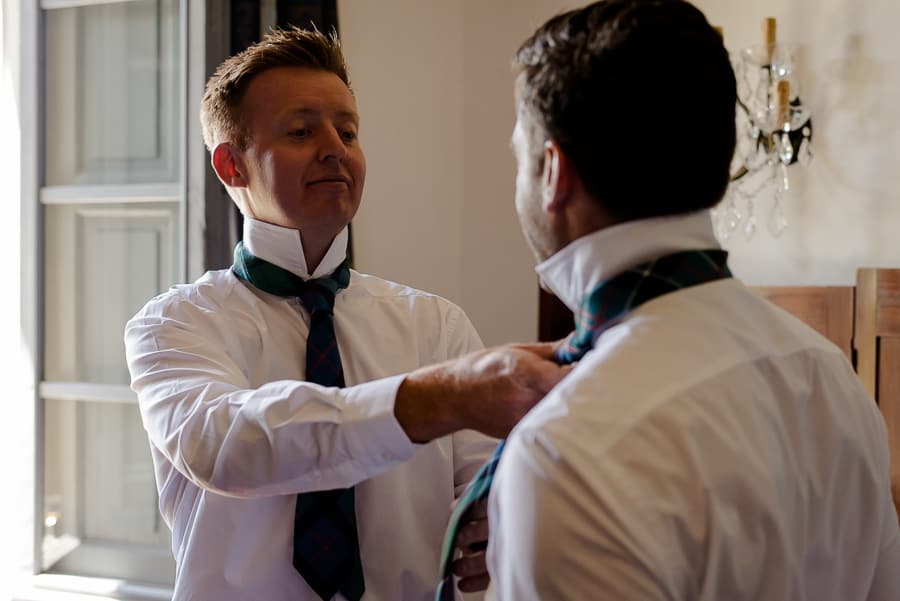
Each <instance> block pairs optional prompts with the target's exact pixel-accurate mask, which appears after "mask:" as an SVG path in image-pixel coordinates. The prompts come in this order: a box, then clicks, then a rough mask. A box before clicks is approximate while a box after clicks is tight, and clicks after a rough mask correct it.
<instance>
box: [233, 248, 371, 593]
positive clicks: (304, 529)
mask: <svg viewBox="0 0 900 601" xmlns="http://www.w3.org/2000/svg"><path fill="white" fill-rule="evenodd" d="M232 270H233V271H234V273H235V275H236V276H237V277H238V278H240V279H241V280H244V281H246V282H248V283H250V284H252V285H254V286H256V287H257V288H259V289H260V290H263V291H265V292H269V293H271V294H276V295H278V296H291V297H297V298H298V299H299V300H300V302H301V303H302V304H303V306H304V307H305V308H306V310H307V311H309V315H310V317H309V335H308V337H307V340H306V379H307V381H309V382H315V383H316V384H321V385H323V386H339V387H343V386H344V371H343V368H342V366H341V355H340V351H339V349H338V346H337V339H336V338H335V335H334V299H335V297H336V296H337V293H338V292H339V291H340V290H342V289H344V288H346V287H347V285H348V284H349V283H350V268H349V266H348V261H346V260H345V261H344V262H343V263H341V264H340V265H339V266H338V268H337V269H336V270H335V271H334V273H333V274H331V276H330V277H327V278H317V279H311V280H303V278H301V277H299V276H297V275H295V274H293V273H291V272H289V271H287V270H285V269H282V268H281V267H278V266H277V265H273V264H271V263H269V262H267V261H264V260H262V259H260V258H258V257H255V256H253V255H252V254H251V253H250V252H249V251H248V250H247V249H246V248H244V245H243V244H242V243H240V242H239V243H238V245H237V247H236V248H235V249H234V265H233V267H232ZM293 563H294V567H295V568H297V571H298V572H300V575H301V576H303V578H304V580H306V583H307V584H309V586H310V587H311V588H312V589H313V590H314V591H315V592H316V594H317V595H319V597H321V598H322V599H323V601H329V600H330V599H332V598H333V597H334V595H335V594H336V593H337V592H338V591H340V592H341V593H343V595H344V596H345V597H347V599H349V601H359V599H360V598H361V597H362V595H363V592H365V588H366V587H365V581H364V580H363V572H362V561H361V559H360V556H359V540H358V535H357V530H356V507H355V495H354V491H353V488H344V489H338V490H323V491H315V492H309V493H303V494H299V495H297V502H296V513H295V515H294V556H293Z"/></svg>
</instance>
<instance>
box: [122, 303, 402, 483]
mask: <svg viewBox="0 0 900 601" xmlns="http://www.w3.org/2000/svg"><path fill="white" fill-rule="evenodd" d="M203 312H204V310H203V309H201V308H198V307H195V306H192V305H190V304H189V303H179V301H178V299H172V298H168V299H166V298H162V299H160V298H158V299H156V300H155V301H153V302H151V304H150V305H148V307H146V308H145V309H144V310H143V311H142V312H141V313H139V314H138V315H137V316H135V317H134V318H133V319H132V320H131V321H129V323H128V324H127V326H126V329H125V347H126V356H127V360H128V368H129V370H130V372H131V376H132V388H133V389H134V390H135V392H136V393H137V395H138V400H139V404H140V410H141V416H142V419H143V422H144V427H145V429H146V430H147V432H148V435H149V438H150V442H151V444H152V445H153V446H154V447H155V448H157V449H158V450H159V451H160V452H161V453H162V454H163V455H164V456H165V457H166V459H168V461H170V462H171V463H172V464H173V465H174V466H175V468H176V469H177V470H178V471H179V472H181V473H182V474H184V475H185V476H186V477H187V478H189V479H190V480H191V481H192V482H194V483H195V484H197V485H198V486H201V487H203V488H205V489H208V490H211V491H213V492H216V493H218V494H222V495H228V496H234V497H243V498H253V497H262V496H271V495H282V494H294V493H298V492H308V491H314V490H328V489H333V488H343V487H348V486H353V485H355V484H357V483H358V482H360V481H362V480H364V479H367V478H371V477H373V476H375V475H377V474H379V473H381V472H383V471H385V470H386V469H388V468H390V467H392V466H394V465H397V464H398V463H401V462H403V461H405V460H407V459H409V458H410V457H412V455H413V452H414V450H415V446H414V445H413V444H412V443H411V442H410V440H409V437H408V436H407V435H406V433H405V432H404V431H403V429H402V428H401V427H400V425H399V423H398V422H397V420H396V418H395V417H394V399H395V396H396V392H397V389H398V387H399V386H400V383H401V381H402V380H403V377H404V376H402V375H400V376H394V377H390V378H384V379H380V380H375V381H372V382H368V383H365V384H360V385H357V386H350V387H347V388H328V387H323V386H319V385H316V384H312V383H310V382H304V381H296V380H283V381H276V382H271V383H267V384H265V385H263V386H260V387H259V388H250V383H249V381H248V379H247V376H246V375H245V373H244V372H243V371H242V370H241V368H240V366H239V365H237V364H236V362H235V361H234V360H233V359H232V358H231V357H230V356H229V355H228V353H227V352H226V351H225V345H224V344H223V343H222V341H221V340H217V339H216V337H215V336H213V335H210V333H209V332H208V331H204V330H203V328H202V325H197V324H198V323H199V324H202V323H204V316H203Z"/></svg>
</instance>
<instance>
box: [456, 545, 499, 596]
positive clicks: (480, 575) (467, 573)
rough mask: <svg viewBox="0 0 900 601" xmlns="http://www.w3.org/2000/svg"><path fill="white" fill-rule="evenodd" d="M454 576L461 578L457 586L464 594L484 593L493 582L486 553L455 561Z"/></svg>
mask: <svg viewBox="0 0 900 601" xmlns="http://www.w3.org/2000/svg"><path fill="white" fill-rule="evenodd" d="M453 574H454V575H455V576H457V577H458V578H459V582H458V583H457V586H459V590H461V591H462V592H464V593H473V592H476V591H483V590H484V589H486V588H487V586H488V583H490V581H491V579H490V576H489V575H488V571H487V562H486V560H485V554H484V552H481V553H476V554H474V555H467V556H465V557H461V558H459V559H457V560H456V561H454V562H453Z"/></svg>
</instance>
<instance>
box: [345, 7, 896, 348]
mask: <svg viewBox="0 0 900 601" xmlns="http://www.w3.org/2000/svg"><path fill="white" fill-rule="evenodd" d="M579 4H581V3H580V2H565V1H562V0H518V1H515V2H513V1H512V0H463V1H454V2H446V1H439V0H430V1H424V0H379V2H369V1H365V0H344V1H342V2H340V3H339V5H340V10H341V14H340V19H341V27H342V37H343V38H344V42H345V45H346V49H347V55H348V58H349V61H350V66H351V69H352V74H353V78H354V81H355V85H356V89H357V94H358V98H359V102H360V107H361V110H362V114H363V120H364V124H363V136H364V137H363V142H364V144H365V148H366V151H367V153H368V157H369V178H368V184H367V188H366V196H365V202H364V207H363V209H362V210H361V212H360V215H359V217H358V218H357V220H356V222H355V227H356V245H357V247H356V248H357V253H358V264H359V266H360V267H361V268H362V269H364V270H367V271H370V272H372V273H376V274H379V275H383V276H386V277H389V278H393V279H396V280H399V281H401V282H404V283H408V284H411V285H414V286H418V287H421V288H425V289H427V290H432V291H434V292H437V293H439V294H442V295H444V296H447V297H449V298H450V299H452V300H454V301H455V302H457V303H459V304H460V305H461V306H462V307H463V308H464V309H465V310H466V311H467V313H468V314H469V316H470V317H471V318H472V320H473V322H474V323H475V325H476V327H477V328H478V329H479V331H480V332H481V334H482V337H483V338H484V339H485V342H487V343H489V344H492V343H499V342H503V341H507V340H526V339H533V338H534V335H535V329H536V314H537V313H536V310H537V306H536V305H537V303H536V282H535V277H534V274H533V271H532V266H533V260H532V258H531V255H530V253H529V251H528V250H527V247H526V246H525V243H524V240H523V239H522V236H521V234H520V232H519V230H518V225H517V222H516V218H515V214H514V211H513V205H512V198H513V185H514V182H513V178H514V163H513V160H512V156H511V154H510V152H509V148H508V140H509V133H510V131H511V128H512V124H513V120H514V115H513V107H512V101H511V86H512V75H511V72H510V68H509V64H510V63H509V61H510V57H511V55H512V53H513V51H514V50H515V48H516V47H517V45H518V44H519V43H520V42H521V41H522V40H523V39H524V38H525V36H527V35H528V34H529V33H530V32H531V31H533V29H534V28H535V27H536V26H537V25H539V24H540V23H541V22H542V21H543V20H545V19H546V18H548V17H549V16H551V15H552V14H554V13H556V12H558V11H560V10H563V9H565V8H569V7H572V6H577V5H579ZM697 4H698V6H700V8H701V9H702V10H704V12H706V14H707V16H708V18H709V19H710V21H711V22H713V23H715V24H719V25H722V26H723V28H724V30H725V40H726V44H727V45H728V46H729V48H730V49H731V50H736V49H739V48H741V47H744V46H747V45H750V44H754V43H758V41H759V39H758V38H759V36H758V32H759V31H760V22H761V20H762V18H763V17H765V16H775V17H778V18H779V21H780V31H781V38H782V39H784V40H785V41H794V42H796V43H798V44H800V46H801V50H802V51H803V57H804V63H803V65H804V74H805V75H804V82H803V83H804V90H803V91H802V97H803V98H804V100H805V101H807V102H809V103H810V105H811V107H812V110H813V122H814V126H815V133H814V136H815V138H814V150H815V153H816V154H815V160H814V162H813V164H812V166H811V167H810V169H809V170H808V171H806V172H803V171H802V170H801V169H792V171H793V176H792V177H793V184H794V189H793V190H792V192H791V195H790V196H789V197H788V199H787V217H788V219H789V220H790V223H791V226H790V228H789V229H788V230H787V232H785V234H784V235H783V236H782V237H781V238H780V239H774V238H772V236H771V234H769V232H768V231H766V230H765V229H764V228H761V229H760V231H759V232H757V234H756V237H755V238H754V239H753V240H752V241H750V242H747V241H746V240H744V239H742V238H740V237H736V238H732V239H730V240H729V241H728V242H727V244H726V246H727V247H728V248H729V249H730V250H731V251H732V263H733V266H734V268H735V271H736V272H737V274H738V275H739V276H741V277H743V278H744V279H745V280H747V281H748V282H750V283H753V284H786V283H795V284H811V283H840V284H845V283H850V282H851V281H852V280H853V274H854V270H855V268H856V267H857V266H859V265H876V266H888V265H891V266H897V265H900V235H896V234H895V233H894V231H895V229H897V227H898V225H900V42H898V41H897V39H896V33H895V31H894V30H895V29H896V26H897V24H898V23H900V3H897V2H895V1H894V0H759V1H758V2H752V3H750V2H744V1H742V0H699V1H698V2H697ZM673 93H674V91H673ZM664 100H665V99H660V101H661V102H664ZM770 202H771V201H770V200H768V201H767V200H766V199H763V200H762V201H761V206H760V209H761V210H762V211H763V212H765V210H766V209H767V208H768V206H769V203H770Z"/></svg>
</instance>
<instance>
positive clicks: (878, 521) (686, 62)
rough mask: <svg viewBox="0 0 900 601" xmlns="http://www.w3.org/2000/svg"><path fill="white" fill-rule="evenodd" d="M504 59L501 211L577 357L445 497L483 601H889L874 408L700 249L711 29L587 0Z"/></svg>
mask: <svg viewBox="0 0 900 601" xmlns="http://www.w3.org/2000/svg"><path fill="white" fill-rule="evenodd" d="M516 63H517V66H518V71H519V73H518V78H517V83H516V105H517V124H516V127H515V131H514V133H513V147H514V151H515V155H516V158H517V163H518V175H517V179H516V208H517V210H518V213H519V215H520V219H521V222H522V228H523V230H524V232H525V235H526V238H527V239H528V241H529V242H530V244H531V247H532V249H533V250H534V253H535V255H536V256H537V258H538V260H539V261H540V264H539V265H538V267H537V271H538V273H539V275H540V276H541V278H542V281H543V283H544V284H545V285H546V286H547V287H548V288H550V289H551V290H552V291H554V292H555V293H556V294H557V295H558V296H559V297H560V298H561V299H562V300H563V301H564V302H565V303H566V304H567V305H568V306H569V307H570V308H571V309H572V310H573V311H575V313H576V321H577V329H576V332H575V334H574V335H573V336H572V337H571V338H570V339H569V340H568V341H567V342H566V344H564V345H563V346H561V347H560V349H559V352H558V357H559V359H560V360H563V361H568V360H578V364H577V366H576V367H575V368H574V369H573V371H572V372H571V374H570V375H569V376H567V377H566V379H565V380H563V382H561V383H560V385H559V386H557V387H556V388H554V389H553V390H552V391H551V392H550V393H549V394H548V395H547V397H546V398H544V399H543V400H542V401H541V402H540V403H539V404H538V405H537V406H536V407H535V408H534V409H533V410H532V411H531V412H530V413H528V415H526V416H525V417H524V418H523V419H522V421H521V422H520V423H519V424H518V425H517V426H516V428H515V429H514V430H513V432H512V434H511V435H510V436H509V438H508V439H507V440H506V441H505V445H504V446H501V447H500V449H501V450H502V454H500V453H498V454H497V456H496V457H495V458H494V460H493V461H492V462H491V463H490V464H488V467H486V468H485V469H484V470H483V472H481V473H480V474H479V477H478V479H477V480H476V482H475V484H473V486H472V487H471V488H470V489H469V491H467V492H466V493H465V495H464V496H463V501H461V502H460V508H461V509H460V510H459V513H462V514H463V516H464V515H465V511H467V510H466V506H467V505H468V503H469V502H477V501H478V499H483V498H485V497H488V518H489V522H490V527H491V535H490V536H491V538H490V544H489V547H488V550H487V567H488V570H489V572H490V576H491V582H492V588H493V598H494V599H497V600H498V601H532V600H537V599H544V600H547V601H567V600H572V601H575V600H577V601H584V600H587V599H590V600H592V601H595V600H600V599H610V600H616V601H619V600H636V599H640V600H641V601H650V600H660V601H662V600H666V601H673V600H682V601H686V600H699V599H708V600H724V599H728V600H730V601H741V600H747V601H749V600H766V601H789V600H791V601H793V600H798V599H809V600H813V599H815V600H816V601H823V600H826V601H827V600H833V601H838V600H840V601H850V600H853V601H861V600H866V599H868V600H871V601H875V600H879V601H880V600H884V601H887V600H888V599H897V595H898V594H900V532H898V525H897V516H896V514H895V513H894V508H893V506H892V503H891V494H890V490H889V476H888V473H889V471H888V448H887V442H886V435H885V426H884V423H883V421H882V418H881V416H880V414H879V412H878V409H877V407H876V406H875V403H874V402H873V401H872V399H871V398H870V397H868V396H867V394H866V393H865V391H864V390H863V387H862V385H861V383H860V381H859V380H858V379H857V377H856V375H855V374H854V372H853V369H852V367H851V365H850V364H849V362H848V361H847V359H846V357H845V356H844V354H843V353H842V352H841V351H840V350H839V349H837V348H836V347H834V346H833V345H832V344H831V343H829V342H828V341H826V340H825V339H824V338H823V337H822V336H820V335H818V334H817V333H816V332H814V331H812V330H811V329H810V328H808V327H807V326H805V325H804V324H802V323H801V322H799V321H798V320H796V319H794V318H793V317H791V316H789V315H788V314H786V313H784V312H782V311H781V310H779V309H777V308H775V307H774V306H772V305H770V304H768V303H767V302H766V301H764V300H763V299H761V298H759V297H758V296H756V295H754V294H753V293H752V292H751V291H749V290H748V289H747V288H746V287H745V286H744V285H742V284H741V283H740V282H739V281H738V280H736V279H734V278H733V277H731V274H730V273H729V270H728V266H727V261H726V253H725V252H724V251H722V250H721V249H720V247H719V245H718V243H717V242H716V239H715V237H714V236H713V230H712V226H711V219H710V214H709V211H708V209H709V208H710V207H712V206H713V205H715V204H716V202H718V200H719V199H720V197H721V196H722V194H723V192H724V190H725V187H726V185H727V182H728V177H729V172H728V170H729V164H730V161H731V158H732V153H733V151H734V144H735V132H734V126H735V125H734V109H735V79H734V74H733V73H732V69H731V66H730V64H729V60H728V56H727V54H726V51H725V48H724V47H723V46H722V42H721V40H720V38H719V36H718V35H717V34H716V33H715V32H714V30H713V29H712V28H711V27H710V26H709V24H708V23H707V22H706V19H705V18H704V17H703V15H702V14H701V13H700V11H698V10H697V9H696V8H694V7H693V6H691V5H690V4H688V3H686V2H683V1H682V0H603V1H600V2H596V3H594V4H591V5H589V6H587V7H585V8H582V9H579V10H574V11H571V12H567V13H565V14H562V15H560V16H558V17H555V18H553V19H551V20H550V21H549V22H547V23H546V24H545V25H544V26H542V27H541V28H540V29H539V30H538V31H537V32H536V33H535V34H534V35H533V36H532V37H531V38H530V39H528V40H527V41H526V42H525V44H524V45H523V46H522V48H521V49H520V50H519V52H518V54H517V60H516ZM498 461H499V463H498ZM493 469H496V475H495V476H494V477H493V480H492V476H491V474H492V473H494V472H493ZM488 490H490V495H489V496H488V494H487V491H488ZM465 521H466V520H465V517H463V519H462V520H461V523H465ZM454 524H455V522H451V532H453V531H454V530H455V527H454ZM465 528H466V526H463V528H462V530H464V529H465ZM462 530H461V531H462ZM451 540H452V539H451ZM457 543H458V541H457ZM473 561H474V560H473V559H471V558H464V559H462V560H459V561H458V562H457V564H465V563H467V562H468V563H471V562H473ZM466 569H468V570H470V571H471V569H472V568H471V566H468V567H467V568H466ZM488 596H489V597H490V594H489V595H488Z"/></svg>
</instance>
